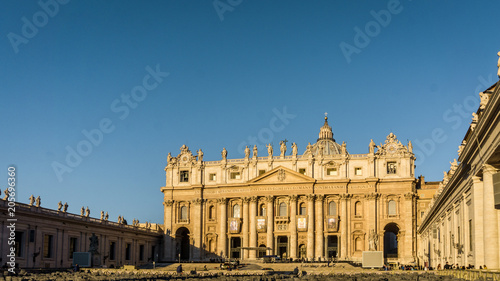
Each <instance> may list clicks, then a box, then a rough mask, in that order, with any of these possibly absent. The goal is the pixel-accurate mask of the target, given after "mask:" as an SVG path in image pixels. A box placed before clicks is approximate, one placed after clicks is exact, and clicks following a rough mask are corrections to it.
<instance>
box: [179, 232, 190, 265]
mask: <svg viewBox="0 0 500 281" xmlns="http://www.w3.org/2000/svg"><path fill="white" fill-rule="evenodd" d="M175 241H176V253H175V254H176V258H177V259H178V258H180V259H181V260H184V261H187V260H189V252H190V251H189V246H190V245H189V229H187V228H185V227H181V228H179V229H177V231H176V232H175Z"/></svg>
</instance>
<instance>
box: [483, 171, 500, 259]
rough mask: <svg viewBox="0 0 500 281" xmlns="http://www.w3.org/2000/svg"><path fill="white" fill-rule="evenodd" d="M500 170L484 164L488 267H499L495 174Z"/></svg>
mask: <svg viewBox="0 0 500 281" xmlns="http://www.w3.org/2000/svg"><path fill="white" fill-rule="evenodd" d="M496 172H498V170H497V169H495V168H494V167H493V166H491V165H487V164H485V165H483V198H484V199H483V214H484V215H483V219H484V222H485V223H484V226H483V229H484V264H485V265H486V266H487V267H488V268H491V269H493V268H495V269H498V268H499V251H500V249H499V248H498V246H499V245H498V243H499V241H498V211H497V210H496V209H495V197H494V192H493V174H495V173H496Z"/></svg>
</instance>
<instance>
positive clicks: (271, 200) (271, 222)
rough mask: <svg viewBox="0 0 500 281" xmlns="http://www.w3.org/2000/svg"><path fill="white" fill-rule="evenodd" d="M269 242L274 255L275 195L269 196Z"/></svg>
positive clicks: (267, 244)
mask: <svg viewBox="0 0 500 281" xmlns="http://www.w3.org/2000/svg"><path fill="white" fill-rule="evenodd" d="M266 200H267V210H266V211H267V243H266V246H267V247H268V248H271V253H268V254H271V255H274V233H273V232H274V197H273V196H271V195H270V196H267V197H266Z"/></svg>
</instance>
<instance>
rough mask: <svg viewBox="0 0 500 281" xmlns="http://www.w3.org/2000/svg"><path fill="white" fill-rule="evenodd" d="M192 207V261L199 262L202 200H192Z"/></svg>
mask: <svg viewBox="0 0 500 281" xmlns="http://www.w3.org/2000/svg"><path fill="white" fill-rule="evenodd" d="M193 205H194V210H193V211H194V212H193V213H194V216H193V217H192V218H193V246H194V249H193V250H194V251H193V260H200V259H201V246H202V243H201V240H202V238H201V223H202V221H203V218H202V216H201V208H202V206H203V199H201V198H196V199H194V200H193Z"/></svg>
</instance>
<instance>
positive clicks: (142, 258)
mask: <svg viewBox="0 0 500 281" xmlns="http://www.w3.org/2000/svg"><path fill="white" fill-rule="evenodd" d="M139 260H141V261H143V260H144V245H140V246H139Z"/></svg>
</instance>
